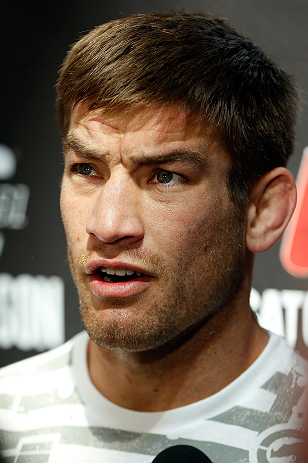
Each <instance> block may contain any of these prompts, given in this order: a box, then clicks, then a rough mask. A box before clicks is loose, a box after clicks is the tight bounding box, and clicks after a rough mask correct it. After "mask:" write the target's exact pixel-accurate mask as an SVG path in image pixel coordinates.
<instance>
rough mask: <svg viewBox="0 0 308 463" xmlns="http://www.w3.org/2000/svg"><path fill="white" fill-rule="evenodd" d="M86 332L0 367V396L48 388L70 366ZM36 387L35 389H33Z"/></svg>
mask: <svg viewBox="0 0 308 463" xmlns="http://www.w3.org/2000/svg"><path fill="white" fill-rule="evenodd" d="M81 336H84V333H80V334H78V335H76V336H74V337H73V338H72V339H71V340H70V341H67V342H66V343H65V344H62V345H61V346H59V347H56V348H55V349H52V350H50V351H47V352H44V353H41V354H38V355H35V356H33V357H30V358H28V359H25V360H21V361H19V362H16V363H13V364H11V365H8V366H6V367H3V368H1V369H0V397H1V395H3V394H9V395H14V393H18V394H20V393H21V391H23V392H26V391H27V389H29V392H30V391H32V394H33V390H37V391H38V390H39V389H40V390H42V389H44V387H46V388H47V389H48V387H50V386H51V383H53V386H54V387H55V384H54V382H55V381H56V380H57V379H58V380H59V381H60V379H61V375H63V374H64V372H65V371H66V370H68V368H69V367H70V363H71V355H72V350H73V348H74V346H75V345H76V344H77V343H78V340H79V338H80V337H81ZM33 388H34V389H33Z"/></svg>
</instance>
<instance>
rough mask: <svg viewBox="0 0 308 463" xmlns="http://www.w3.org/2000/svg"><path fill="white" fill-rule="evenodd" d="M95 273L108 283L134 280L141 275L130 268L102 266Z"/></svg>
mask: <svg viewBox="0 0 308 463" xmlns="http://www.w3.org/2000/svg"><path fill="white" fill-rule="evenodd" d="M96 274H97V275H98V276H99V277H100V278H101V279H102V280H103V281H105V282H108V283H124V282H126V281H131V280H136V279H137V278H140V277H142V276H143V274H142V273H139V272H135V271H134V270H132V269H120V268H117V269H112V268H106V267H102V268H100V269H98V270H97V272H96Z"/></svg>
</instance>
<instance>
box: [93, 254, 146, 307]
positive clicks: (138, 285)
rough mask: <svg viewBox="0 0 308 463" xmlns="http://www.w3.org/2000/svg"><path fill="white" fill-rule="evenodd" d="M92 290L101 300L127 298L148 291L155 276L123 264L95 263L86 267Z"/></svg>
mask: <svg viewBox="0 0 308 463" xmlns="http://www.w3.org/2000/svg"><path fill="white" fill-rule="evenodd" d="M86 274H87V275H88V278H89V282H90V288H91V290H92V292H93V293H94V294H95V295H96V296H98V297H100V298H108V297H112V298H115V297H118V298H126V297H132V296H137V295H138V294H141V293H143V292H144V291H145V290H146V287H147V286H148V284H149V282H150V281H151V280H152V278H153V275H151V274H150V273H149V272H148V271H146V270H144V269H142V268H140V267H135V266H132V265H130V264H124V263H122V262H113V263H112V264H110V263H108V264H107V263H106V262H105V261H94V262H91V263H90V264H88V265H87V266H86Z"/></svg>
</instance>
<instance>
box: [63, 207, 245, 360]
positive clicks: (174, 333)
mask: <svg viewBox="0 0 308 463" xmlns="http://www.w3.org/2000/svg"><path fill="white" fill-rule="evenodd" d="M237 212H238V211H233V213H232V214H230V216H228V217H227V218H226V219H225V220H224V221H222V223H221V224H220V226H219V230H216V231H215V233H213V234H211V238H208V237H206V236H205V237H204V239H203V240H201V242H200V240H199V239H198V240H195V241H194V242H192V243H191V247H188V248H185V249H184V250H183V252H181V253H180V254H179V256H177V257H178V258H177V265H176V267H175V268H172V267H170V266H168V265H167V264H166V263H165V262H164V259H162V258H160V257H157V256H154V255H151V254H150V253H148V252H147V253H145V252H144V251H138V250H137V251H136V250H135V251H127V252H126V255H127V256H130V257H134V255H135V257H137V259H138V263H139V264H140V263H144V265H145V268H149V265H150V267H151V269H152V271H153V272H154V274H155V275H157V276H158V278H157V279H156V282H157V292H156V294H155V296H154V298H153V299H152V300H151V301H149V300H146V299H147V296H146V294H145V295H143V294H142V295H140V296H137V297H135V298H131V299H129V300H128V299H125V300H121V299H118V298H113V299H111V298H110V299H108V301H107V302H106V305H108V308H107V307H106V308H102V309H97V308H94V305H95V304H93V297H94V298H95V296H93V295H92V294H91V293H90V289H89V287H88V286H87V284H86V283H85V282H83V281H82V278H81V277H80V276H79V275H81V273H82V270H81V269H82V268H83V264H82V263H83V262H84V261H85V255H83V256H81V257H80V258H79V259H78V263H77V264H76V263H74V261H73V259H72V257H69V261H70V266H71V270H72V274H73V277H74V280H75V283H76V286H77V289H78V293H79V300H80V314H81V319H82V323H83V325H84V328H85V330H86V331H87V333H88V335H89V337H90V339H91V340H92V341H94V342H95V343H96V344H98V345H99V346H101V347H106V348H108V349H121V350H125V351H128V352H142V351H149V350H155V349H158V348H159V347H161V346H163V345H165V344H166V343H168V342H169V341H171V340H173V339H175V338H176V337H178V336H180V335H181V334H182V333H183V332H185V331H190V330H191V328H193V327H197V328H198V327H200V326H203V325H204V324H205V323H206V321H207V319H209V318H210V317H211V318H212V317H213V316H215V314H217V313H218V312H219V311H221V310H222V309H223V308H225V307H226V306H229V305H230V306H232V301H233V300H234V298H235V297H236V295H237V294H238V292H239V291H240V289H241V286H242V282H243V279H244V275H245V271H246V257H245V252H244V245H243V244H244V224H243V221H242V220H239V216H238V214H237ZM200 253H203V255H204V260H203V264H202V265H199V267H198V269H197V273H196V268H195V267H194V266H193V262H192V256H193V255H196V256H199V254H200ZM124 254H125V253H124ZM69 255H70V253H69ZM121 255H122V254H121ZM83 272H84V270H83ZM194 285H195V288H194ZM166 288H167V290H166ZM145 304H146V305H147V307H145ZM102 311H104V313H103V312H102Z"/></svg>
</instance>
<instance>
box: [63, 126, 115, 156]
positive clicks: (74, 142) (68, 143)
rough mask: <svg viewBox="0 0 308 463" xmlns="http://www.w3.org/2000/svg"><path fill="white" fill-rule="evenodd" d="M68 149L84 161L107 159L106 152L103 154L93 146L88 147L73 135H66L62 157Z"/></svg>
mask: <svg viewBox="0 0 308 463" xmlns="http://www.w3.org/2000/svg"><path fill="white" fill-rule="evenodd" d="M69 149H73V150H74V151H75V153H76V154H78V155H79V156H81V157H83V158H86V159H98V158H99V159H101V160H104V159H107V158H108V152H107V151H106V152H104V151H102V150H101V149H96V148H95V147H93V146H91V147H90V146H89V145H88V144H87V143H84V142H83V141H82V140H80V139H79V138H78V137H76V135H74V134H73V133H71V132H70V133H68V134H67V136H66V137H65V138H64V140H63V153H64V155H65V154H66V152H67V151H68V150H69Z"/></svg>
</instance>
